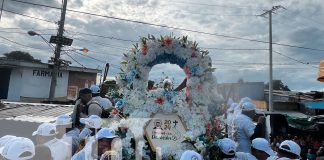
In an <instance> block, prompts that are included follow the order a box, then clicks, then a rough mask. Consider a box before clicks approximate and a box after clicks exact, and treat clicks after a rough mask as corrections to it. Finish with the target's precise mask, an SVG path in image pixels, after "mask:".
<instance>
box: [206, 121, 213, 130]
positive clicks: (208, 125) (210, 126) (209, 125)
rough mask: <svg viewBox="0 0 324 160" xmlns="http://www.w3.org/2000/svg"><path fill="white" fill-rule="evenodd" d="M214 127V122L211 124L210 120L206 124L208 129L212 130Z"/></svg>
mask: <svg viewBox="0 0 324 160" xmlns="http://www.w3.org/2000/svg"><path fill="white" fill-rule="evenodd" d="M212 128H213V126H212V124H211V123H210V122H208V123H207V124H206V129H207V130H211V129H212Z"/></svg>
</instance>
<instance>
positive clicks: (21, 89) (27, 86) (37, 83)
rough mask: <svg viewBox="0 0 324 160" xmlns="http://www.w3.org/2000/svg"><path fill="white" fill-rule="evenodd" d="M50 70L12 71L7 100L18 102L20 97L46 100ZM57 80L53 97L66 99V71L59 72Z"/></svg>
mask: <svg viewBox="0 0 324 160" xmlns="http://www.w3.org/2000/svg"><path fill="white" fill-rule="evenodd" d="M50 74H51V70H50V69H43V68H21V69H13V70H12V73H11V76H10V84H9V93H8V99H9V100H14V101H19V100H20V97H28V98H48V96H49V90H50V84H51V75H50ZM60 75H61V76H58V78H57V85H56V90H55V97H66V96H67V88H68V79H69V72H68V71H60Z"/></svg>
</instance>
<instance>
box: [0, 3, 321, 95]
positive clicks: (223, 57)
mask: <svg viewBox="0 0 324 160" xmlns="http://www.w3.org/2000/svg"><path fill="white" fill-rule="evenodd" d="M25 1H26V2H32V3H40V4H46V5H50V6H55V7H60V6H61V0H52V1H46V2H44V1H42V0H29V1H27V0H25ZM272 5H282V6H284V7H285V8H286V10H284V9H280V10H278V11H276V13H277V14H273V17H272V18H273V42H276V43H284V44H292V45H298V46H305V47H311V48H318V49H324V48H323V46H324V37H323V35H324V34H323V29H322V26H323V25H324V23H322V22H323V21H324V19H323V18H324V16H322V15H324V10H323V7H324V4H323V3H322V1H321V0H309V1H299V0H266V1H255V0H236V1H230V2H229V1H225V0H220V1H217V2H211V1H207V0H202V1H194V0H188V1H179V0H175V1H174V2H172V1H167V0H118V1H104V0H71V1H68V8H70V9H73V10H78V11H84V12H90V13H95V14H101V15H107V16H113V17H117V18H124V19H129V20H135V21H143V22H149V23H155V24H161V25H167V26H173V27H179V28H185V29H190V30H197V31H203V32H208V33H213V34H216V35H208V34H202V33H195V32H189V31H181V30H174V29H168V28H161V27H155V26H150V25H144V24H138V23H132V22H125V21H120V20H116V19H111V18H103V17H96V16H90V15H84V14H80V13H74V12H70V11H68V12H67V14H66V22H65V32H64V35H65V36H67V37H69V38H74V41H73V46H72V48H71V47H65V48H64V49H65V50H71V49H78V48H79V49H80V48H84V47H85V48H88V49H89V53H88V54H87V55H88V56H91V57H94V58H95V59H97V60H94V59H91V58H87V57H85V56H82V55H80V54H76V53H73V52H69V54H70V55H71V56H73V57H74V59H76V60H77V61H78V62H79V63H81V64H83V65H85V66H86V67H91V68H97V67H99V68H103V66H104V64H105V63H106V62H108V63H110V64H111V65H112V66H111V69H110V71H109V76H113V75H115V74H116V73H118V72H119V69H118V66H119V62H120V61H121V55H122V53H124V52H127V51H128V50H129V48H131V47H132V44H134V43H135V42H129V41H122V40H116V39H111V38H107V37H114V38H117V39H123V40H135V41H137V40H139V38H140V37H142V36H147V35H148V34H153V35H155V36H157V37H159V36H160V35H170V34H173V35H175V36H183V35H188V38H189V40H192V41H197V42H198V43H199V46H200V47H205V48H238V49H239V48H258V49H267V48H268V43H257V42H251V41H244V40H237V39H231V38H225V37H222V36H217V35H230V36H235V37H240V38H246V39H257V40H261V41H265V42H266V41H268V35H269V32H268V18H263V17H259V16H256V15H259V14H261V13H263V12H264V9H270V8H271V6H272ZM5 9H6V10H10V11H15V12H18V13H23V14H26V15H30V16H34V17H38V18H42V19H47V20H51V21H53V22H54V21H58V20H59V17H60V10H57V9H49V8H44V7H40V6H34V5H28V4H22V3H17V2H14V1H5ZM0 23H1V27H3V28H0V31H14V32H22V33H26V32H27V31H28V30H31V29H34V30H38V32H40V33H43V34H56V31H55V30H47V29H55V28H57V25H56V24H55V23H47V22H43V21H39V20H35V19H31V18H27V17H23V16H20V15H14V14H11V13H7V12H4V14H3V17H2V20H1V22H0ZM5 28H20V29H16V30H9V29H5ZM78 32H82V33H88V34H95V35H99V36H89V35H85V34H80V33H78ZM0 33H1V36H4V37H7V38H10V39H12V40H14V41H16V42H19V43H21V44H25V45H28V46H31V47H34V48H40V49H41V50H36V49H28V48H25V47H22V46H19V45H17V44H12V43H11V42H8V41H5V40H3V39H1V40H0V53H5V52H9V51H13V50H23V51H26V50H27V51H28V52H30V53H31V54H32V55H34V56H35V58H39V59H42V61H43V62H47V60H48V59H49V57H50V56H51V55H52V53H53V52H52V51H51V50H50V49H49V47H48V46H47V45H46V44H45V43H44V42H43V41H42V39H41V38H40V37H30V36H28V35H27V34H22V33H4V32H0ZM100 36H104V37H106V38H103V37H100ZM44 38H46V39H49V38H50V35H44ZM273 49H274V51H279V52H280V53H282V54H284V55H286V56H289V57H292V58H294V59H296V60H300V61H303V62H311V64H312V65H313V66H317V65H318V63H319V60H320V59H321V58H322V56H323V54H322V53H323V52H317V51H311V50H304V49H297V48H291V47H284V46H278V45H273ZM209 51H210V56H211V57H212V60H213V64H214V66H215V67H216V68H217V70H216V72H215V75H216V76H217V79H218V82H220V83H225V82H237V80H238V79H239V78H243V79H244V80H245V81H264V82H267V81H268V76H269V72H268V65H267V63H268V62H269V59H268V58H269V53H268V51H267V50H265V51H262V50H237V51H233V50H217V49H210V50H209ZM62 57H63V58H65V59H67V60H71V61H72V62H73V60H72V59H71V58H69V57H68V56H67V55H64V54H63V55H62ZM98 60H99V61H98ZM255 63H262V64H255ZM273 63H274V64H275V65H274V72H273V76H274V79H281V80H283V81H284V82H285V83H286V84H287V85H288V86H289V87H290V88H292V89H295V90H307V89H310V88H311V89H316V88H322V87H321V86H322V84H321V83H319V82H317V81H316V75H317V69H316V68H311V67H310V66H307V65H304V64H300V63H298V62H296V61H293V60H292V59H288V58H287V57H284V56H281V55H279V54H276V53H273ZM73 65H78V64H77V63H76V62H73ZM162 72H164V73H165V74H170V75H171V76H174V77H175V81H176V82H181V81H182V79H183V76H184V75H183V71H182V70H181V69H180V68H179V67H177V66H176V65H171V64H163V65H157V66H156V67H154V68H153V69H152V71H151V72H150V76H151V77H160V76H161V73H162Z"/></svg>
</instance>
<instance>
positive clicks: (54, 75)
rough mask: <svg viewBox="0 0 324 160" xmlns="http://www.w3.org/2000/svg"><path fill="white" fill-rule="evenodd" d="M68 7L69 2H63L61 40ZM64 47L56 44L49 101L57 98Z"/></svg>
mask: <svg viewBox="0 0 324 160" xmlns="http://www.w3.org/2000/svg"><path fill="white" fill-rule="evenodd" d="M66 6H67V0H63V8H62V11H61V19H60V21H59V23H58V24H59V29H58V32H57V37H59V38H62V37H63V31H64V22H65V13H66ZM62 46H63V44H62V43H56V47H55V52H54V54H55V57H54V65H53V72H52V80H51V86H50V92H49V101H53V100H54V97H55V89H56V85H57V74H58V72H59V67H60V65H61V60H60V54H61V49H62Z"/></svg>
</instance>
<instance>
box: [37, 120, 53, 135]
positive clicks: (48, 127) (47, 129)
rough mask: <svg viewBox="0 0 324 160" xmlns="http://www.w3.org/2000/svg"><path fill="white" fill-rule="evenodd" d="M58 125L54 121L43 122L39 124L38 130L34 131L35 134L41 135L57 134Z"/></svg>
mask: <svg viewBox="0 0 324 160" xmlns="http://www.w3.org/2000/svg"><path fill="white" fill-rule="evenodd" d="M56 134H57V132H56V126H55V125H54V124H52V123H47V122H45V123H42V124H41V125H39V126H38V128H37V130H36V131H34V132H33V134H32V135H33V136H35V135H40V136H54V135H56Z"/></svg>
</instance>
